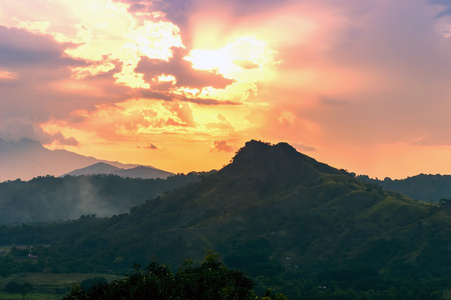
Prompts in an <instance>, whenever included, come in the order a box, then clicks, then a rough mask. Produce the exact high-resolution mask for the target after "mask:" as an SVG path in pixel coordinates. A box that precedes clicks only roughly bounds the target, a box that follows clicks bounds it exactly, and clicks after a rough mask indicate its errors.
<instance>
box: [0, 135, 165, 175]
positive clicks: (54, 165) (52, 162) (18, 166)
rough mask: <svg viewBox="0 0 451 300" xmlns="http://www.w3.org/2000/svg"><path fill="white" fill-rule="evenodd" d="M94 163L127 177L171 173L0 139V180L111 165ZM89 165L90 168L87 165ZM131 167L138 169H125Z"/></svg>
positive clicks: (92, 170)
mask: <svg viewBox="0 0 451 300" xmlns="http://www.w3.org/2000/svg"><path fill="white" fill-rule="evenodd" d="M98 163H105V164H109V165H111V166H112V168H116V170H115V171H113V172H116V171H117V172H119V170H122V171H121V172H119V173H124V174H125V176H129V177H136V176H137V175H138V174H141V176H144V178H156V177H161V178H166V177H167V176H169V175H172V173H169V172H165V171H162V170H159V169H156V168H153V167H150V166H145V167H144V166H140V165H136V164H122V163H119V162H114V161H106V160H100V159H97V158H94V157H88V156H84V155H80V154H76V153H73V152H70V151H66V150H49V149H47V148H45V147H44V146H42V144H41V143H39V142H37V141H33V140H30V139H20V140H19V141H5V140H3V139H0V182H2V181H6V180H15V179H18V178H20V179H22V180H30V179H32V178H34V177H37V176H46V175H53V176H61V175H64V174H68V173H70V172H72V171H73V170H77V171H78V173H79V174H80V175H81V174H84V173H83V171H81V170H79V169H83V168H87V172H88V173H89V172H92V174H98V173H99V172H98V170H100V169H101V168H104V169H105V170H111V168H109V167H107V166H104V165H102V166H95V165H96V164H98ZM93 165H94V166H93ZM90 166H93V167H92V168H90ZM133 168H138V169H136V170H133V171H127V170H128V169H133ZM144 168H145V169H144ZM96 170H97V171H96ZM125 171H127V172H125ZM118 175H120V174H118ZM120 176H123V175H120Z"/></svg>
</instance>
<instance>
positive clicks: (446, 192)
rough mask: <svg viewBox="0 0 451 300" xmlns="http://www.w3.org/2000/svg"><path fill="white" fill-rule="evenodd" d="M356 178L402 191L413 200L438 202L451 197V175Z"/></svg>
mask: <svg viewBox="0 0 451 300" xmlns="http://www.w3.org/2000/svg"><path fill="white" fill-rule="evenodd" d="M357 178H358V179H360V180H362V181H365V182H369V183H374V184H377V185H379V186H381V187H383V188H384V189H387V190H390V191H395V192H399V193H403V194H404V195H407V196H409V197H411V198H412V199H415V200H420V201H425V202H439V201H440V200H441V199H451V175H440V174H435V175H432V174H419V175H416V176H412V177H407V178H405V179H391V178H388V177H387V178H385V179H384V180H380V179H377V178H376V179H374V178H370V177H368V176H366V175H359V176H357Z"/></svg>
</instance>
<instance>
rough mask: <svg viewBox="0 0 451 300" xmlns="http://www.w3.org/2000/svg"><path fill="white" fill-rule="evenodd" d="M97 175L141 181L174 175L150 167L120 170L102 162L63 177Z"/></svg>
mask: <svg viewBox="0 0 451 300" xmlns="http://www.w3.org/2000/svg"><path fill="white" fill-rule="evenodd" d="M97 174H112V175H118V176H120V177H124V178H142V179H152V178H163V179H165V178H167V177H169V176H171V175H174V174H173V173H170V172H166V171H163V170H159V169H155V168H152V167H145V166H137V167H134V168H129V169H121V168H118V167H115V166H112V165H110V164H107V163H104V162H99V163H96V164H93V165H91V166H88V167H86V168H81V169H78V170H74V171H72V172H69V173H67V174H65V175H64V176H80V175H97Z"/></svg>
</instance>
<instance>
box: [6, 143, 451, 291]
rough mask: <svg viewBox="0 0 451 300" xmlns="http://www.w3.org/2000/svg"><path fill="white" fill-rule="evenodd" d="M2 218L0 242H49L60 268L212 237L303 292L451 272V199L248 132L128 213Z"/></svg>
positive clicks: (197, 250) (228, 256)
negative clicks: (207, 167) (351, 170)
mask: <svg viewBox="0 0 451 300" xmlns="http://www.w3.org/2000/svg"><path fill="white" fill-rule="evenodd" d="M2 230H3V232H0V236H2V237H3V238H2V239H1V240H0V243H3V244H14V243H29V244H31V243H33V244H34V245H38V244H41V245H48V244H51V245H52V246H51V247H43V246H41V247H39V246H35V248H33V249H36V250H35V251H37V252H39V251H40V252H39V253H41V254H40V255H42V256H43V257H46V259H47V260H46V263H47V268H48V269H49V270H53V271H55V270H57V271H59V272H63V271H68V270H71V271H87V270H96V271H107V270H121V268H127V267H129V266H130V265H133V264H134V263H141V264H145V263H146V262H148V261H149V260H150V259H151V258H153V257H154V258H155V257H156V258H157V259H158V260H161V261H165V262H169V263H172V264H173V265H177V264H180V262H181V261H182V260H183V259H185V258H192V259H198V260H200V259H201V257H202V256H203V254H204V253H205V251H206V250H208V249H212V250H215V251H217V252H218V253H220V254H221V255H222V257H223V259H224V261H225V263H226V265H227V266H229V267H233V268H238V269H240V270H244V271H245V272H247V273H248V274H250V275H251V276H252V277H253V278H256V280H257V282H260V283H263V285H265V286H268V285H273V286H274V288H276V289H280V290H281V292H283V293H284V294H287V295H294V296H296V295H297V296H299V295H300V294H301V293H304V292H305V285H306V281H305V278H309V280H312V282H314V284H312V285H310V286H312V287H313V286H316V288H317V287H318V285H317V283H321V284H325V285H326V283H327V285H329V284H332V283H333V282H335V283H334V284H335V286H336V287H335V288H338V287H340V288H343V289H345V288H353V289H359V291H365V290H369V289H374V288H375V286H377V287H378V289H380V290H383V291H384V292H387V293H391V292H393V291H394V290H396V288H395V287H394V286H395V285H396V284H401V283H400V282H402V284H404V285H406V284H409V285H411V288H412V291H413V292H414V293H416V292H415V291H416V290H415V291H414V289H417V288H419V289H421V288H423V285H420V284H418V282H425V281H426V280H430V279H431V278H434V280H437V281H436V282H439V283H440V284H438V283H437V284H436V285H426V286H427V289H428V293H432V292H431V289H444V286H445V285H446V284H448V283H449V279H450V278H449V276H448V275H447V274H451V250H450V249H451V246H450V245H451V213H450V209H449V208H448V207H447V206H443V207H440V206H438V205H432V204H427V203H424V202H419V201H415V200H412V199H410V198H408V197H406V196H404V195H402V194H398V193H395V192H388V191H385V190H383V189H382V188H381V187H379V186H377V185H373V184H368V183H364V182H362V181H360V180H358V179H356V178H354V177H353V176H351V175H349V174H347V173H346V172H345V171H342V170H337V169H335V168H333V167H330V166H328V165H326V164H323V163H319V162H317V161H316V160H314V159H312V158H310V157H308V156H305V155H303V154H301V153H298V152H297V151H296V150H295V149H294V148H292V147H291V146H289V145H288V144H285V143H280V144H277V145H269V144H266V143H262V142H258V141H250V142H248V143H246V145H245V147H244V148H242V149H241V150H240V151H238V153H237V154H236V156H235V157H234V158H233V161H232V163H231V164H229V165H227V166H226V167H224V168H223V169H221V170H220V171H218V172H216V173H212V174H209V175H207V176H205V177H203V178H202V179H201V180H200V181H199V182H195V183H191V184H189V185H187V186H185V187H183V188H180V189H177V190H174V191H171V192H168V193H166V194H164V195H162V196H160V197H157V198H155V199H151V200H149V201H147V202H146V203H145V204H144V205H142V206H140V207H136V208H134V209H132V210H131V213H130V214H122V215H119V216H115V217H113V218H109V219H95V218H85V219H81V220H78V221H76V222H69V223H65V224H63V225H61V226H47V227H26V228H24V227H22V228H15V229H14V228H3V229H2ZM43 265H44V266H45V264H43ZM124 270H125V269H124ZM393 278H395V279H396V280H395V279H393ZM399 278H401V279H399ZM397 280H398V281H397ZM337 282H338V283H337ZM425 289H426V287H425ZM310 292H312V291H310ZM312 293H313V292H312ZM297 296H296V297H297ZM415 297H416V296H415ZM380 299H381V298H380ZM398 299H402V298H400V297H398ZM409 299H410V298H409ZM411 299H415V298H411ZM434 299H435V298H434Z"/></svg>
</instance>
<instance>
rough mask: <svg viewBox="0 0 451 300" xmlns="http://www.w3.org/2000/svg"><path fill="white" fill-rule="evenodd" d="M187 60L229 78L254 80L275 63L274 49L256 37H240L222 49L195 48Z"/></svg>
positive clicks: (195, 65)
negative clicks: (256, 75) (256, 74)
mask: <svg viewBox="0 0 451 300" xmlns="http://www.w3.org/2000/svg"><path fill="white" fill-rule="evenodd" d="M185 59H186V60H188V61H190V62H191V63H192V64H193V68H195V69H199V70H216V71H217V72H218V73H220V74H222V75H224V76H225V77H227V78H232V79H238V80H254V79H255V78H251V77H255V75H253V74H251V73H253V72H254V71H256V70H258V71H257V72H255V73H259V74H260V75H262V71H265V70H267V69H268V68H269V67H270V65H271V64H273V63H274V51H273V50H271V49H270V48H269V46H268V45H267V43H266V42H264V41H261V40H258V39H256V38H255V37H240V38H237V39H234V40H232V41H231V42H229V43H228V44H227V45H226V46H225V47H223V48H220V49H193V50H191V52H190V53H189V55H188V56H187V57H185Z"/></svg>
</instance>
